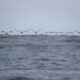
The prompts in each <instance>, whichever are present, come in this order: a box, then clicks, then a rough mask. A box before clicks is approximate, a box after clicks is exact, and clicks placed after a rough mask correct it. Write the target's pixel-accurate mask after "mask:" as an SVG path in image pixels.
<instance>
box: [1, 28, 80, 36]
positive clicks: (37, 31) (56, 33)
mask: <svg viewBox="0 0 80 80" xmlns="http://www.w3.org/2000/svg"><path fill="white" fill-rule="evenodd" d="M14 31H16V32H18V33H19V34H24V33H27V32H29V31H33V33H34V34H35V35H37V34H39V32H40V31H41V30H40V29H38V30H33V29H29V30H25V31H20V30H14ZM14 31H0V34H5V35H10V34H13V33H14ZM43 34H47V35H48V34H49V35H50V34H51V35H75V34H77V35H80V32H79V31H74V32H54V31H48V32H44V33H43Z"/></svg>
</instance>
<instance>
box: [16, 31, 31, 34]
mask: <svg viewBox="0 0 80 80" xmlns="http://www.w3.org/2000/svg"><path fill="white" fill-rule="evenodd" d="M15 31H17V32H19V33H20V34H23V33H25V32H28V31H30V30H25V31H19V30H15Z"/></svg>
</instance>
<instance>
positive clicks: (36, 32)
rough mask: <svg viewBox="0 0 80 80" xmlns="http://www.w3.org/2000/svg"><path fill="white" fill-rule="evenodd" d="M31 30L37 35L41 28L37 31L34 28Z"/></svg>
mask: <svg viewBox="0 0 80 80" xmlns="http://www.w3.org/2000/svg"><path fill="white" fill-rule="evenodd" d="M31 30H32V31H33V32H34V33H35V35H37V34H38V33H39V32H40V29H39V30H37V31H35V30H33V29H31Z"/></svg>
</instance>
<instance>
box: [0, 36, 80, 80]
mask: <svg viewBox="0 0 80 80" xmlns="http://www.w3.org/2000/svg"><path fill="white" fill-rule="evenodd" d="M0 80H80V36H46V35H39V36H34V35H32V36H8V37H0Z"/></svg>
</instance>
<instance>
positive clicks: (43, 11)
mask: <svg viewBox="0 0 80 80" xmlns="http://www.w3.org/2000/svg"><path fill="white" fill-rule="evenodd" d="M29 28H33V29H36V30H37V29H42V30H43V31H74V30H78V31H79V30H80V0H0V30H6V31H8V30H12V29H19V30H26V29H29Z"/></svg>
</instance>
